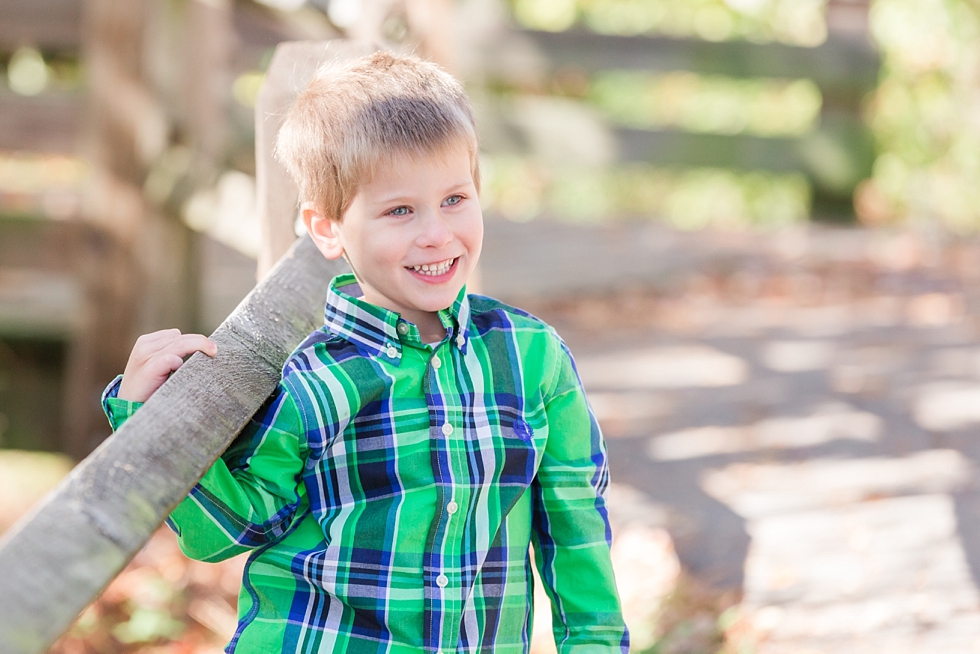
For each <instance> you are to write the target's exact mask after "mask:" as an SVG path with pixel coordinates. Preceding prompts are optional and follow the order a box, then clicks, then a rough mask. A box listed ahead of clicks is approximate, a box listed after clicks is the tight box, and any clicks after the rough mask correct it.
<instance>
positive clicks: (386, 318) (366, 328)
mask: <svg viewBox="0 0 980 654" xmlns="http://www.w3.org/2000/svg"><path fill="white" fill-rule="evenodd" d="M362 295H363V294H362V293H361V287H360V286H358V284H357V280H356V279H355V277H354V275H351V274H346V275H338V276H337V277H335V278H334V279H333V281H332V282H330V290H329V291H327V304H326V308H325V309H324V324H325V325H326V328H327V329H328V330H329V331H331V332H333V333H335V334H337V335H338V336H340V337H341V338H343V339H346V340H348V341H350V342H351V343H354V344H355V345H357V346H358V347H360V348H362V349H363V350H365V351H366V352H368V353H369V354H371V355H373V356H376V357H380V358H382V359H385V360H386V361H388V362H389V363H392V364H394V365H396V366H397V365H399V364H400V363H401V356H402V344H403V343H404V344H407V345H414V346H418V347H421V346H422V342H421V339H420V338H419V331H418V328H417V327H416V326H415V325H414V324H413V323H409V322H407V321H405V320H402V318H401V316H400V315H399V314H398V313H396V312H394V311H389V310H388V309H385V308H383V307H379V306H377V305H374V304H371V303H370V302H366V301H365V300H364V299H363V297H362ZM469 320H470V303H469V299H468V298H467V297H466V287H465V286H464V287H463V288H462V289H460V291H459V295H457V296H456V300H455V301H454V302H453V304H452V306H450V307H449V308H447V309H442V310H440V311H439V321H440V322H441V323H442V325H443V327H445V328H446V336H447V338H449V339H450V341H451V342H452V343H453V344H454V345H455V346H456V347H458V348H459V349H460V351H462V352H463V353H464V354H465V352H466V343H467V340H468V339H469V328H468V325H469ZM400 324H401V325H404V326H407V327H408V329H405V327H404V326H403V327H401V328H400V327H399V325H400Z"/></svg>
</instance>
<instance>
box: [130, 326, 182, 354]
mask: <svg viewBox="0 0 980 654" xmlns="http://www.w3.org/2000/svg"><path fill="white" fill-rule="evenodd" d="M178 338H180V330H179V329H161V330H160V331H158V332H151V333H149V334H143V335H142V336H140V337H139V338H137V339H136V344H137V345H138V346H140V347H144V348H152V347H153V346H159V345H160V344H166V343H169V342H171V341H175V340H177V339H178ZM154 349H156V348H154Z"/></svg>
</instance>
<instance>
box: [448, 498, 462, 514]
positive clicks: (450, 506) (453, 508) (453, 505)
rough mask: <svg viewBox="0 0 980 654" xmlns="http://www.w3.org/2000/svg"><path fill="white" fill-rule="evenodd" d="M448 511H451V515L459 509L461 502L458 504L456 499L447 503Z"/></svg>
mask: <svg viewBox="0 0 980 654" xmlns="http://www.w3.org/2000/svg"><path fill="white" fill-rule="evenodd" d="M446 511H448V512H449V515H452V514H454V513H456V512H457V511H459V504H456V502H455V501H452V502H450V503H449V504H447V505H446Z"/></svg>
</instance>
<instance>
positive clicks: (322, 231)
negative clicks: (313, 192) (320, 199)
mask: <svg viewBox="0 0 980 654" xmlns="http://www.w3.org/2000/svg"><path fill="white" fill-rule="evenodd" d="M300 212H301V214H302V216H303V224H304V225H306V232H307V233H308V234H309V235H310V238H312V239H313V243H314V244H316V247H317V249H318V250H320V252H321V253H322V254H323V256H325V257H326V258H328V259H339V258H340V257H341V256H343V254H344V244H343V242H342V240H341V237H340V223H339V222H337V221H336V220H330V219H329V218H327V217H326V216H325V215H323V213H322V212H321V211H320V210H318V209H317V208H316V207H315V206H313V204H312V203H311V202H304V203H303V204H302V205H301V206H300Z"/></svg>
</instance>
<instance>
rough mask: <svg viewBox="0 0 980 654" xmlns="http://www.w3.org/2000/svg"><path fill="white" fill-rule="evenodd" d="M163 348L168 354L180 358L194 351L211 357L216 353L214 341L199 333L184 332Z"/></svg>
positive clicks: (216, 348)
mask: <svg viewBox="0 0 980 654" xmlns="http://www.w3.org/2000/svg"><path fill="white" fill-rule="evenodd" d="M164 349H165V350H166V351H167V352H168V353H169V354H175V355H177V356H179V357H181V358H183V357H186V356H187V355H188V354H193V353H194V352H204V353H205V354H207V355H208V356H212V357H213V356H214V355H216V354H217V353H218V346H217V345H215V343H214V341H212V340H211V339H210V338H208V337H207V336H203V335H201V334H184V335H183V336H181V337H180V338H178V339H176V340H174V342H173V343H170V344H168V345H167V347H166V348H164Z"/></svg>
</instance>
